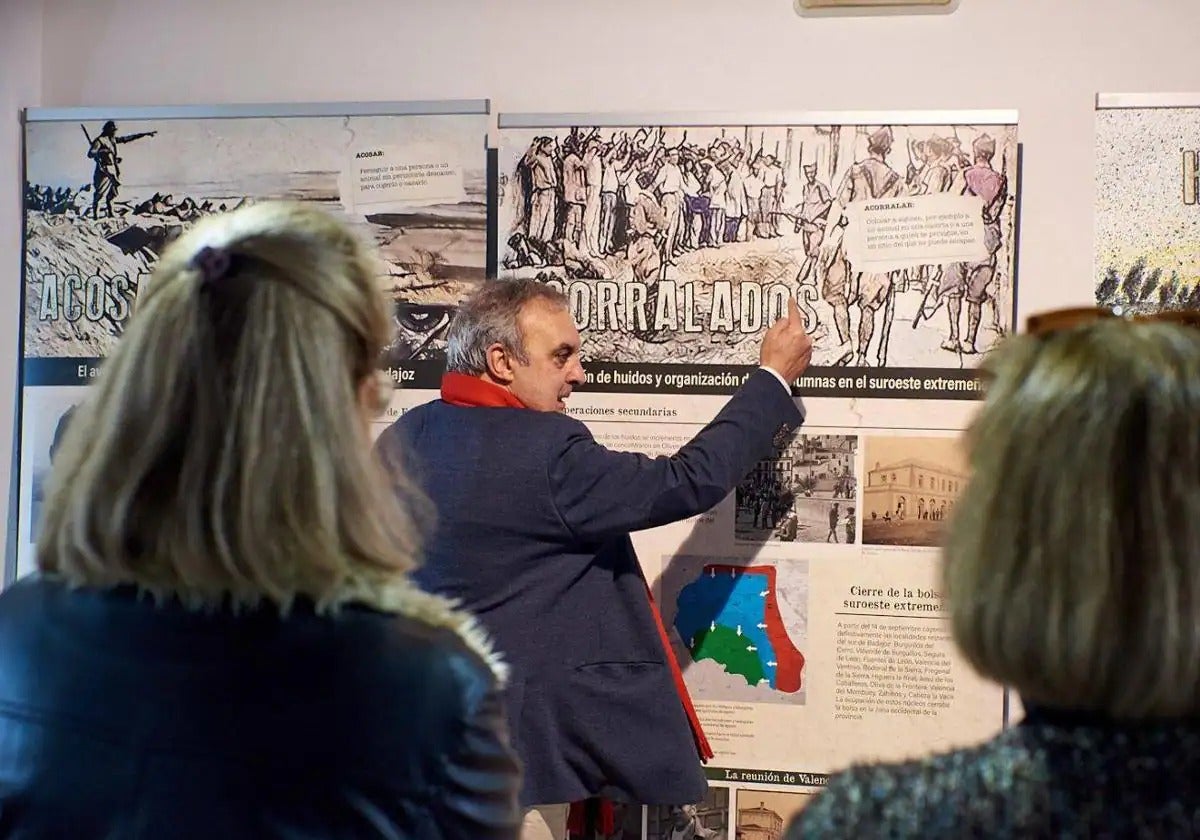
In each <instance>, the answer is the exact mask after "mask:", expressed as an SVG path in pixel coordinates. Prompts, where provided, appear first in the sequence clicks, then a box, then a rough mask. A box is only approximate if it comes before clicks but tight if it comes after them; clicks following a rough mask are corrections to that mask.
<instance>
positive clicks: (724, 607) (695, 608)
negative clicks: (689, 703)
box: [663, 557, 807, 703]
mask: <svg viewBox="0 0 1200 840" xmlns="http://www.w3.org/2000/svg"><path fill="white" fill-rule="evenodd" d="M697 561H700V562H697ZM787 562H788V566H789V567H790V568H788V570H787V572H788V574H787V577H788V581H787V583H788V585H787V587H786V588H785V590H786V591H781V587H780V585H779V581H778V580H777V576H778V574H779V572H778V569H777V566H775V565H763V564H755V565H743V564H737V563H721V562H713V558H707V562H703V561H702V560H701V558H679V557H676V558H672V560H671V561H670V562H669V564H668V567H667V569H666V570H665V571H664V574H663V589H664V591H663V602H664V605H665V606H666V607H667V610H666V611H667V615H666V616H664V617H665V618H666V619H667V621H668V622H669V623H670V625H671V627H672V629H673V630H674V631H675V634H673V642H674V644H675V645H676V648H677V653H678V654H679V655H680V660H681V662H683V663H684V665H685V671H684V678H685V680H686V681H687V683H688V687H689V689H691V690H692V691H693V692H694V693H695V694H696V695H697V698H698V699H703V700H758V701H759V702H790V703H803V702H804V693H805V692H804V654H803V653H801V651H800V648H799V644H800V641H799V639H800V638H801V637H802V635H803V634H802V633H797V632H796V631H798V630H799V631H803V630H804V629H805V628H806V625H807V622H806V621H804V620H803V619H804V618H806V614H807V574H806V572H807V564H806V563H802V562H801V563H796V562H795V561H787ZM797 596H799V597H797ZM781 603H782V605H783V606H784V607H787V608H788V609H787V612H788V613H790V615H788V616H786V617H785V612H784V610H782V609H781ZM797 613H800V615H799V616H798V615H797ZM797 618H799V619H800V620H799V621H797Z"/></svg>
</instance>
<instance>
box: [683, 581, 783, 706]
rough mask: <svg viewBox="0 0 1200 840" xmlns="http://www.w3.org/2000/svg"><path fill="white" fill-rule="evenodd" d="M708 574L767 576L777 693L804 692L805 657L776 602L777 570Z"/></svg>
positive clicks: (769, 634)
mask: <svg viewBox="0 0 1200 840" xmlns="http://www.w3.org/2000/svg"><path fill="white" fill-rule="evenodd" d="M704 571H705V572H708V571H714V572H730V573H731V574H742V575H763V576H764V577H766V579H767V597H766V599H765V603H764V604H763V613H764V614H765V616H766V618H765V623H766V625H767V638H768V639H769V640H770V641H771V647H773V648H774V649H775V690H776V691H783V692H786V693H788V694H793V693H795V692H797V691H799V690H800V682H801V673H802V672H803V671H804V654H802V653H801V652H800V651H799V650H797V649H796V646H795V645H794V644H792V639H791V637H790V636H788V634H787V629H786V628H784V626H783V616H782V615H780V613H779V603H778V601H776V600H775V567H774V566H726V565H715V564H712V565H707V566H705V567H704Z"/></svg>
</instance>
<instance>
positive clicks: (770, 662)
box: [767, 659, 779, 668]
mask: <svg viewBox="0 0 1200 840" xmlns="http://www.w3.org/2000/svg"><path fill="white" fill-rule="evenodd" d="M778 664H779V663H778V662H776V661H775V660H774V659H772V660H771V661H769V662H768V663H767V665H768V666H769V667H771V668H774V667H775V666H776V665H778Z"/></svg>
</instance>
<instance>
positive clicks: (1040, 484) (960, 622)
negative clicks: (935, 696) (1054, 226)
mask: <svg viewBox="0 0 1200 840" xmlns="http://www.w3.org/2000/svg"><path fill="white" fill-rule="evenodd" d="M1172 322H1174V323H1172ZM1197 326H1200V314H1198V313H1164V315H1163V316H1159V317H1156V318H1150V319H1144V320H1134V319H1124V318H1113V317H1111V313H1107V312H1106V311H1105V310H1065V311H1061V312H1057V313H1049V314H1047V315H1043V316H1038V317H1035V318H1032V319H1030V329H1029V334H1027V335H1023V336H1019V337H1016V338H1012V339H1009V340H1007V341H1005V342H1004V343H1003V344H1002V345H1001V347H1000V348H999V349H998V350H997V351H996V352H995V353H994V355H993V356H992V357H991V358H990V359H988V360H987V361H986V363H985V371H986V375H987V376H988V377H990V383H989V386H988V393H987V399H986V402H985V404H984V405H983V408H982V411H981V413H980V414H979V416H978V418H977V419H976V420H975V422H974V424H973V425H972V427H971V429H970V432H969V435H968V442H969V446H970V463H971V470H972V475H971V479H970V481H969V483H968V486H967V488H966V490H965V492H964V494H963V496H962V498H961V500H960V502H959V504H958V505H957V508H956V511H955V514H954V516H953V520H952V524H951V529H950V534H949V537H948V541H947V545H946V547H945V557H944V578H945V585H946V591H947V593H948V598H949V602H950V609H951V626H952V630H953V635H954V639H955V641H956V642H957V644H958V647H959V649H960V650H961V651H962V653H963V655H964V656H965V658H966V659H967V661H968V662H970V663H971V664H972V665H973V666H974V667H975V669H976V670H978V671H979V672H980V673H981V674H982V675H984V676H985V677H989V678H991V679H994V680H995V681H997V682H999V683H1001V684H1003V685H1006V686H1010V687H1011V688H1012V689H1013V690H1015V691H1016V692H1017V693H1018V694H1019V695H1020V697H1021V699H1022V701H1023V703H1024V707H1025V713H1024V718H1023V719H1022V720H1021V721H1020V722H1019V723H1018V724H1017V725H1015V726H1013V727H1012V728H1010V729H1008V730H1006V731H1005V732H1003V733H1001V734H1000V735H999V736H997V737H996V738H994V739H992V740H991V741H989V742H987V743H984V744H982V745H980V746H977V747H974V748H970V749H964V750H959V751H956V752H950V753H946V754H942V755H937V756H934V757H931V758H926V759H923V760H918V761H910V762H907V763H902V764H895V765H880V766H857V767H852V768H850V769H849V770H847V771H846V772H844V773H841V774H839V775H836V776H834V777H833V778H832V779H831V780H830V782H829V785H828V787H827V788H826V789H825V791H824V792H822V793H821V794H820V795H819V796H817V797H816V798H815V799H814V800H813V802H812V803H811V804H810V805H809V806H808V807H807V808H805V810H804V811H803V812H801V813H800V814H799V815H798V816H797V818H796V820H795V821H794V822H793V824H792V825H791V826H790V827H789V830H788V832H787V835H786V836H787V838H788V840H798V838H808V837H822V838H827V837H854V838H861V837H889V838H910V837H911V838H916V837H920V838H942V837H944V838H950V837H955V838H957V837H1080V838H1083V837H1195V836H1198V835H1200V782H1198V781H1197V780H1200V423H1198V421H1200V329H1197Z"/></svg>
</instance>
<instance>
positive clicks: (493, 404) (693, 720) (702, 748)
mask: <svg viewBox="0 0 1200 840" xmlns="http://www.w3.org/2000/svg"><path fill="white" fill-rule="evenodd" d="M442 400H443V401H444V402H447V403H450V405H457V406H465V407H468V408H476V407H477V408H505V407H507V408H524V407H525V405H524V404H523V403H522V402H521V401H520V400H519V399H517V397H516V395H514V394H513V393H512V392H511V391H509V390H508V389H507V388H501V387H500V386H499V385H496V384H494V383H491V382H487V381H485V380H483V379H480V378H479V377H477V376H468V375H467V374H465V373H447V374H444V375H443V376H442ZM646 599H647V600H648V601H649V603H650V613H651V615H653V616H654V626H655V628H656V629H657V630H658V638H659V641H660V642H661V644H662V646H663V652H664V653H665V655H666V657H667V664H668V665H670V666H671V677H672V679H673V680H674V682H675V690H676V692H677V693H678V694H679V702H680V703H682V704H683V710H684V712H685V713H686V714H687V717H688V723H690V724H691V728H692V738H693V739H694V740H695V742H696V752H697V753H698V754H699V755H700V760H701V761H702V762H707V761H708V760H709V759H710V758H712V757H713V751H712V747H710V746H709V743H708V739H707V738H705V737H704V730H703V729H702V728H701V727H700V718H699V717H698V716H697V715H696V708H695V706H693V705H692V698H691V695H690V694H689V693H688V690H687V685H686V684H685V683H684V681H683V670H682V669H681V668H680V667H679V661H678V660H677V659H676V658H675V651H674V649H673V648H672V647H671V640H670V639H669V638H668V636H667V629H666V626H665V625H664V624H663V620H662V615H661V614H660V613H659V611H658V605H657V604H656V603H654V596H653V595H652V594H651V592H650V586H649V584H647V585H646ZM585 814H586V803H585V802H573V803H572V804H571V813H570V817H569V818H568V828H569V830H570V831H571V832H572V833H574V834H582V833H583V832H584V831H585V830H586V826H585V821H586V817H585ZM597 816H598V818H599V819H598V822H599V825H597V826H595V827H596V828H598V829H599V830H600V831H602V832H604V833H605V834H611V833H612V832H613V831H615V830H616V827H615V825H614V822H615V820H614V814H613V809H612V803H611V802H608V801H607V800H604V799H601V800H600V808H599V814H598V815H597Z"/></svg>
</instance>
